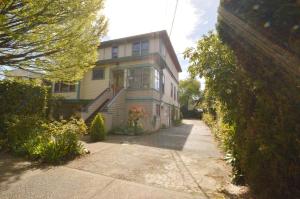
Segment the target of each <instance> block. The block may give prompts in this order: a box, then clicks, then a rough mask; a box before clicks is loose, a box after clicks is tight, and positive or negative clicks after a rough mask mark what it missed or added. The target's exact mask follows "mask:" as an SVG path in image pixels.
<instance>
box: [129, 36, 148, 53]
mask: <svg viewBox="0 0 300 199" xmlns="http://www.w3.org/2000/svg"><path fill="white" fill-rule="evenodd" d="M148 53H149V41H148V40H142V41H137V42H134V43H133V44H132V56H140V55H147V54H148Z"/></svg>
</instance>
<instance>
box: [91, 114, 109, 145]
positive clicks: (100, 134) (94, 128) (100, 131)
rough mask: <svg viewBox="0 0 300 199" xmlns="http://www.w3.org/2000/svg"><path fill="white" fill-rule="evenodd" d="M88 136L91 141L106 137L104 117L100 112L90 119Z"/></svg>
mask: <svg viewBox="0 0 300 199" xmlns="http://www.w3.org/2000/svg"><path fill="white" fill-rule="evenodd" d="M90 136H91V140H92V141H101V140H104V139H105V137H106V131H105V127H104V119H103V117H102V115H101V114H100V113H98V114H97V115H96V116H95V117H94V119H93V121H92V124H91V127H90Z"/></svg>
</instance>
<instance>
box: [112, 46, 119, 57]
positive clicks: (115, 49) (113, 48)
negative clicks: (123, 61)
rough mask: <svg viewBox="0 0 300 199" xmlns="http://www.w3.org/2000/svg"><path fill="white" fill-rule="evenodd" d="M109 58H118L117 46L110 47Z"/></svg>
mask: <svg viewBox="0 0 300 199" xmlns="http://www.w3.org/2000/svg"><path fill="white" fill-rule="evenodd" d="M111 58H118V46H113V47H112V48H111Z"/></svg>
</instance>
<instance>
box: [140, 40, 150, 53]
mask: <svg viewBox="0 0 300 199" xmlns="http://www.w3.org/2000/svg"><path fill="white" fill-rule="evenodd" d="M141 53H142V55H147V54H148V53H149V41H142V43H141Z"/></svg>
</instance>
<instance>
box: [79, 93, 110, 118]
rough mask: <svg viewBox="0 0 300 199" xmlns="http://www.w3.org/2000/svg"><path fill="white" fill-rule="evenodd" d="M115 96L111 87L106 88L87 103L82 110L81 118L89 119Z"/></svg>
mask: <svg viewBox="0 0 300 199" xmlns="http://www.w3.org/2000/svg"><path fill="white" fill-rule="evenodd" d="M112 98H113V92H112V91H111V89H110V88H107V89H105V90H104V91H103V92H102V93H100V95H98V96H97V97H96V98H95V100H94V101H92V102H91V103H89V104H88V105H86V107H84V109H83V110H82V111H81V118H82V119H83V120H85V121H87V120H88V119H89V118H90V117H91V116H92V115H94V113H96V112H100V111H101V109H103V108H104V107H105V105H106V104H107V103H108V102H109V101H110V100H111V99H112Z"/></svg>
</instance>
